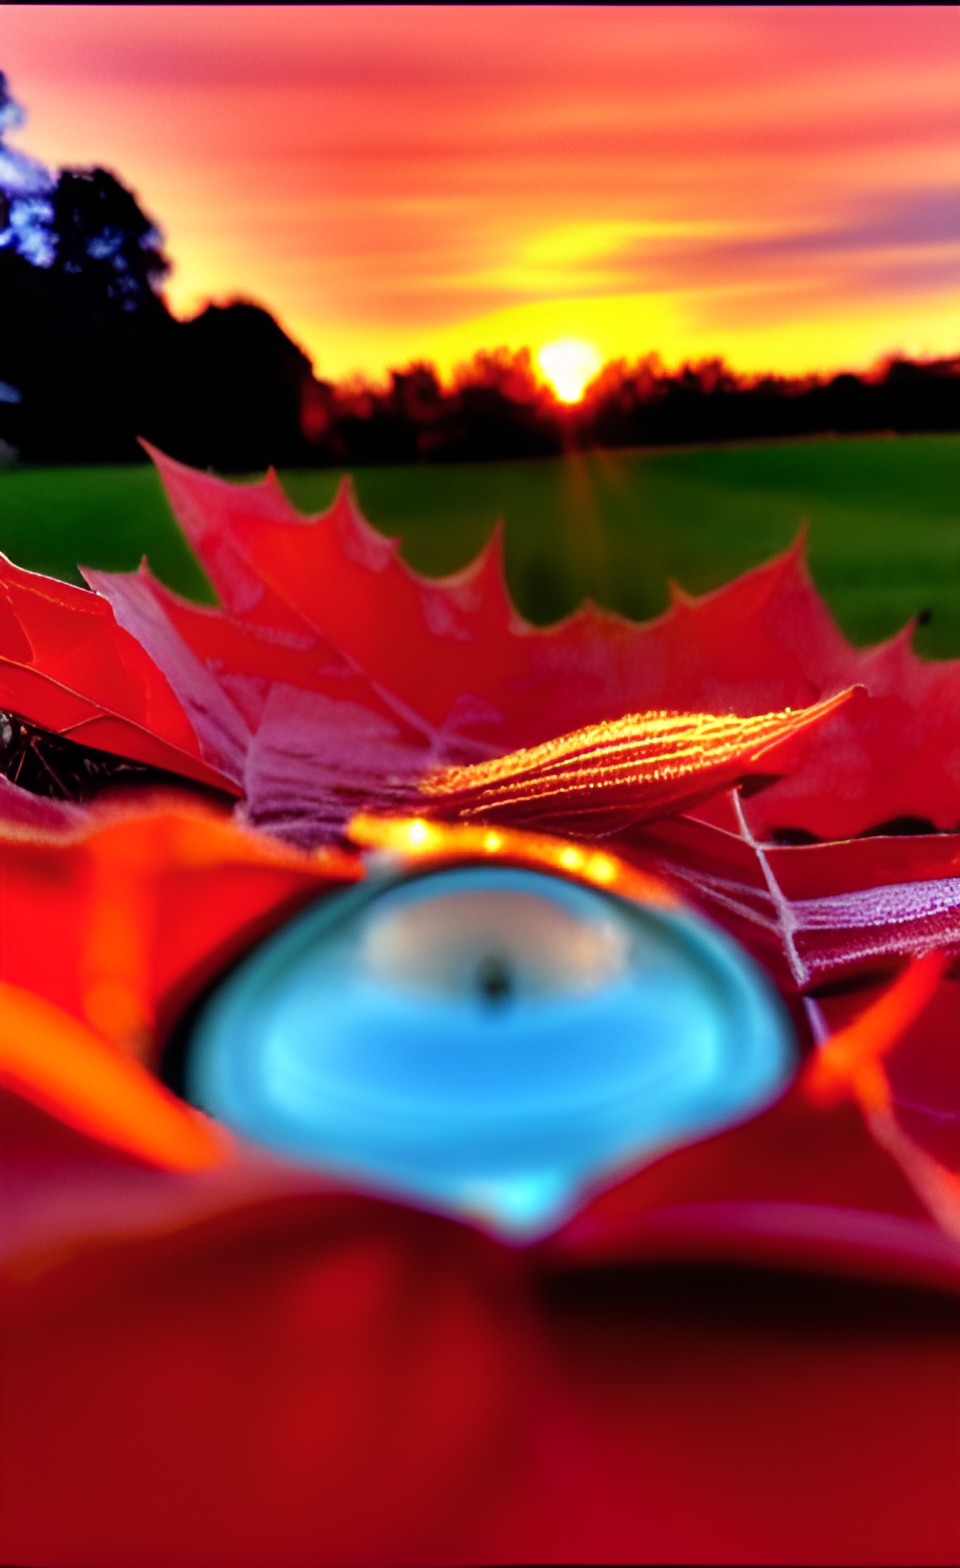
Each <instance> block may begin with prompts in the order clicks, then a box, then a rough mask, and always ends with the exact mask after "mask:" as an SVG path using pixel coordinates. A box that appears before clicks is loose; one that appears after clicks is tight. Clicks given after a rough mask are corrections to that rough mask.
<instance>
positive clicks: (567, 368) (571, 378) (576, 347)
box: [537, 338, 601, 403]
mask: <svg viewBox="0 0 960 1568" xmlns="http://www.w3.org/2000/svg"><path fill="white" fill-rule="evenodd" d="M537 364H538V365H539V366H540V369H541V370H542V371H543V374H544V375H545V376H546V378H547V380H548V381H549V383H550V385H551V386H552V387H553V390H554V391H555V392H556V394H557V397H558V398H559V399H560V401H561V403H579V401H580V399H581V397H582V396H583V389H584V387H585V386H586V385H587V382H588V381H591V380H592V379H593V377H594V376H595V375H596V374H597V372H598V370H599V369H600V365H601V360H600V355H599V354H598V353H597V350H596V349H595V348H594V346H593V344H592V343H582V342H581V341H580V340H579V339H578V338H558V339H557V340H556V342H554V343H545V344H544V346H543V348H542V349H541V350H540V352H539V353H538V355H537Z"/></svg>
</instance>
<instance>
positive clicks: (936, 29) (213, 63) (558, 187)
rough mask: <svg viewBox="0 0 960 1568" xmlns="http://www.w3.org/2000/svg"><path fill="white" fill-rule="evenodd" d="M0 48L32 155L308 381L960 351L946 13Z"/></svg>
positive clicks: (358, 11)
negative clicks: (229, 304)
mask: <svg viewBox="0 0 960 1568" xmlns="http://www.w3.org/2000/svg"><path fill="white" fill-rule="evenodd" d="M4 30H5V64H6V68H7V70H8V74H9V79H10V82H11V85H12V88H13V90H14V92H15V94H16V95H17V96H18V97H19V98H20V100H21V101H22V102H23V103H24V104H25V105H26V107H27V109H28V111H29V120H28V124H27V127H26V129H25V130H24V131H23V132H21V133H20V143H21V145H22V146H24V148H26V149H29V150H30V151H31V152H33V153H35V154H37V155H39V156H41V157H43V158H45V159H46V160H47V161H48V162H50V163H73V164H79V163H94V162H96V163H103V164H106V165H107V166H110V167H113V168H115V169H116V170H117V172H118V173H120V175H121V176H122V177H123V178H124V179H125V180H126V181H127V182H128V183H130V184H131V185H133V187H134V188H135V189H136V190H137V192H138V194H139V196H140V198H141V200H142V202H143V204H144V206H145V207H146V209H147V210H148V211H149V212H150V213H151V214H152V215H154V216H155V217H156V218H157V220H158V221H159V222H160V224H161V226H162V227H163V228H164V230H165V233H166V235H167V242H168V248H169V251H170V253H171V255H172V257H173V259H174V262H175V271H174V274H173V277H172V280H171V283H170V286H169V298H170V300H171V303H172V304H173V306H174V308H176V309H178V310H180V311H185V310H190V309H193V308H196V307H197V306H198V305H199V304H201V303H202V302H203V300H204V299H206V298H207V297H214V298H219V299H222V298H224V297H228V296H230V295H233V294H238V293H239V294H243V295H247V296H252V297H256V298H259V299H261V300H263V301H264V302H265V303H267V304H268V305H269V306H270V307H271V308H272V309H273V310H274V311H275V312H276V314H277V315H278V317H279V318H280V320H281V321H282V322H283V324H284V325H285V326H286V328H287V329H288V330H289V331H290V332H291V333H292V334H293V335H294V336H295V337H296V338H297V339H298V340H299V341H300V342H302V343H303V344H304V345H305V346H306V347H307V348H308V350H309V351H310V352H311V353H312V354H313V356H314V358H315V361H316V365H317V369H318V371H319V372H320V373H322V374H323V373H325V374H329V375H342V374H345V373H347V372H349V371H351V370H357V369H360V370H365V371H367V372H372V373H378V372H380V371H381V370H383V369H384V368H386V366H388V365H390V364H396V363H398V362H400V361H403V360H405V359H409V358H411V357H413V356H415V355H416V356H431V357H433V358H435V359H436V360H437V362H438V363H440V364H441V365H442V366H443V367H445V368H449V366H450V365H451V364H452V363H453V362H454V361H455V360H456V359H458V358H460V359H462V358H463V357H465V356H466V355H467V354H469V353H470V352H472V350H474V349H476V348H479V347H481V346H484V345H491V344H493V343H494V342H504V343H507V344H509V345H510V346H520V345H521V344H522V343H525V342H528V343H530V344H531V346H532V347H534V348H537V347H539V346H540V344H541V343H542V342H545V341H548V340H549V339H550V338H556V337H578V338H585V339H588V340H589V341H592V342H595V343H596V344H597V346H598V348H599V349H600V351H601V353H602V354H604V355H605V356H608V355H611V354H613V353H617V354H623V353H627V354H640V353H643V352H646V351H648V350H650V349H651V348H656V349H659V350H660V352H661V353H662V354H663V356H664V358H665V359H667V360H668V361H670V360H676V359H678V358H680V357H682V356H684V355H689V354H702V353H723V354H725V355H726V356H727V357H728V358H729V359H730V360H731V361H732V362H733V363H735V364H737V365H740V366H742V367H743V368H746V369H750V368H761V367H763V366H766V367H768V368H775V369H782V370H803V369H809V368H815V367H820V368H828V367H830V366H833V365H838V364H840V363H842V362H844V361H851V362H852V361H854V360H856V361H857V362H862V361H863V360H864V358H867V359H869V358H872V357H876V356H877V355H879V354H881V353H883V352H884V351H886V350H887V349H889V348H891V347H894V346H896V347H899V348H902V349H904V350H906V351H908V352H933V353H937V352H941V353H943V352H953V351H955V350H956V348H957V342H956V337H957V332H956V325H955V323H956V305H957V289H956V287H955V285H954V284H953V281H952V278H951V268H952V266H953V263H954V259H955V250H952V249H951V245H952V244H954V242H955V241H956V239H957V230H956V224H955V222H954V219H955V215H956V206H955V205H954V206H953V207H951V205H950V203H951V200H952V199H953V198H951V195H950V190H951V184H952V182H955V171H956V152H957V146H958V141H960V108H958V105H960V49H958V38H960V28H958V20H957V13H956V12H955V11H954V10H953V9H952V8H949V7H937V6H930V7H899V6H888V7H883V6H878V7H861V8H852V7H851V8H847V7H796V8H790V7H757V8H753V7H689V8H688V7H662V8H661V7H646V6H644V7H602V6H601V7H594V8H587V7H576V6H574V7H557V8H550V7H523V6H520V7H509V8H506V7H503V8H500V7H470V6H464V7H461V6H451V7H442V6H439V7H417V6H397V7H389V6H388V7H376V6H362V7H350V6H344V7H340V6H319V7H302V8H301V7H275V8H268V7H259V6H247V7H230V8H219V7H203V6H198V7H167V6H159V7H140V6H133V7H98V6H77V7H72V6H64V7H54V6H41V7H18V6H14V7H8V8H7V9H6V13H5V20H4ZM938 224H939V227H938ZM951 225H952V226H953V227H952V230H951ZM951 232H952V235H953V239H951Z"/></svg>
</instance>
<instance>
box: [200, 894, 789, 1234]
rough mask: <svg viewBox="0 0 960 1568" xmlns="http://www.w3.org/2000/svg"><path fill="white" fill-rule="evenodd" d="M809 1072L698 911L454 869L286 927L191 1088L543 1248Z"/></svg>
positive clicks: (333, 1162) (204, 1038) (273, 1133)
mask: <svg viewBox="0 0 960 1568" xmlns="http://www.w3.org/2000/svg"><path fill="white" fill-rule="evenodd" d="M793 1070H794V1046H793V1042H792V1038H791V1034H790V1029H789V1025H788V1022H787V1020H786V1017H785V1015H784V1013H783V1010H782V1007H781V1004H780V1002H779V1000H778V998H777V997H776V996H775V994H774V993H773V992H772V991H771V990H770V988H769V987H768V986H767V984H766V982H765V980H764V979H763V977H762V976H761V975H760V973H759V972H758V971H757V970H756V969H755V968H754V966H753V965H752V963H751V962H750V961H749V960H748V959H747V958H746V956H745V955H744V954H743V953H742V951H741V950H740V949H739V948H738V947H737V946H736V944H734V943H733V942H732V941H731V940H730V939H728V938H726V937H725V936H723V935H722V933H719V932H717V931H716V930H715V929H714V928H713V927H711V926H709V925H708V924H707V922H705V921H703V920H701V919H700V918H698V917H697V916H696V915H694V914H692V913H690V912H688V911H682V910H677V909H674V908H667V907H664V906H662V905H653V904H649V905H644V904H636V903H632V902H628V901H626V900H624V899H621V898H617V897H615V896H613V895H611V894H608V893H606V892H602V891H599V890H597V889H595V888H592V887H587V886H584V885H582V884H580V883H576V882H572V881H567V880H565V879H563V878H560V877H555V876H551V875H549V874H547V873H544V872H541V871H534V870H529V869H525V868H518V867H511V866H505V865H458V866H456V867H452V868H446V869H441V870H433V871H430V872H427V873H425V874H421V875H419V876H412V877H408V878H406V879H397V880H392V881H391V880H387V881H380V882H374V881H369V882H367V883H364V884H361V885H360V886H358V887H354V888H351V889H350V890H349V891H348V892H346V893H343V894H340V895H338V896H336V897H334V898H331V899H328V900H326V901H324V902H322V903H319V904H317V905H315V906H313V907H312V908H310V909H308V910H306V911H305V912H302V913H301V914H299V915H298V916H296V917H295V918H294V919H292V920H291V921H290V922H289V923H288V924H287V925H286V926H284V927H283V928H282V929H281V930H280V931H278V932H276V933H275V934H274V935H273V936H272V937H271V938H269V939H268V940H267V941H266V942H264V943H263V944H262V945H261V946H260V947H259V948H258V949H256V950H255V951H254V952H253V953H252V954H251V955H250V956H249V957H248V958H247V959H245V960H244V962H243V963H242V964H241V965H240V966H239V968H238V969H237V970H235V971H234V972H233V973H232V974H231V975H230V976H229V977H228V978H227V980H226V981H225V982H224V983H223V985H222V986H221V987H220V989H219V990H218V991H217V992H216V993H215V994H214V995H213V997H212V998H211V999H210V1001H209V1002H208V1003H207V1005H206V1006H205V1008H204V1009H203V1010H202V1012H201V1013H200V1015H199V1017H198V1019H197V1021H196V1023H195V1026H194V1030H193V1034H192V1036H191V1041H190V1046H189V1053H188V1057H187V1064H186V1086H187V1092H188V1094H189V1096H190V1098H191V1099H193V1100H194V1101H195V1102H196V1103H198V1104H200V1105H202V1106H204V1107H205V1108H206V1109H208V1110H209V1111H210V1112H212V1114H214V1115H216V1116H218V1117H219V1118H220V1119H222V1120H223V1121H225V1122H226V1123H228V1124H229V1125H230V1126H232V1127H233V1128H234V1129H235V1130H236V1131H238V1132H240V1133H242V1134H245V1135H246V1136H248V1137H250V1138H252V1139H256V1140H258V1141H259V1142H261V1143H263V1144H265V1145H268V1146H270V1147H272V1148H274V1149H276V1150H278V1151H280V1152H282V1153H284V1154H286V1155H288V1156H290V1157H292V1158H294V1159H297V1160H300V1161H304V1162H307V1163H310V1164H315V1165H319V1166H322V1167H325V1168H327V1169H335V1170H337V1171H340V1172H342V1173H344V1174H346V1175H348V1176H349V1177H350V1178H351V1179H352V1180H354V1181H356V1182H357V1183H359V1184H362V1185H364V1186H367V1187H372V1188H373V1189H374V1190H378V1191H383V1192H387V1193H389V1194H392V1195H395V1196H399V1197H402V1198H405V1199H407V1200H409V1201H413V1202H419V1203H420V1204H422V1205H424V1206H427V1207H431V1208H435V1209H439V1210H442V1211H447V1212H454V1213H457V1214H461V1215H465V1216H468V1217H471V1218H474V1219H476V1220H478V1221H480V1222H481V1223H486V1224H487V1225H489V1226H491V1227H492V1228H495V1229H497V1230H499V1231H500V1232H502V1233H504V1234H507V1235H511V1236H515V1237H517V1238H518V1239H527V1238H531V1237H534V1236H537V1235H540V1234H543V1233H544V1232H546V1231H549V1230H550V1229H551V1228H554V1227H555V1226H556V1225H557V1224H559V1223H561V1222H562V1220H563V1218H564V1216H565V1215H566V1213H567V1212H568V1211H569V1210H570V1208H571V1207H572V1206H574V1205H575V1204H576V1203H577V1202H578V1201H579V1200H580V1199H581V1197H582V1196H583V1194H584V1192H585V1191H586V1190H588V1189H589V1188H590V1187H591V1186H593V1185H595V1184H598V1183H600V1182H603V1181H604V1180H609V1179H610V1178H611V1176H613V1175H615V1174H616V1173H617V1172H619V1171H621V1170H623V1169H625V1168H627V1167H629V1166H630V1165H631V1164H635V1163H638V1162H640V1161H642V1160H644V1159H650V1158H652V1157H654V1156H655V1155H656V1154H658V1153H660V1152H661V1151H663V1150H665V1149H668V1148H670V1147H673V1146H675V1145H677V1144H680V1143H684V1142H688V1141H692V1140H694V1139H696V1138H700V1137H704V1136H706V1135H707V1134H708V1133H710V1132H713V1131H715V1130H717V1129H719V1128H721V1127H724V1126H727V1125H729V1124H731V1123H735V1122H738V1121H740V1120H743V1119H745V1118H746V1117H749V1116H751V1115H753V1114H755V1113H756V1112H757V1111H759V1110H760V1109H762V1108H763V1106H765V1105H766V1104H768V1103H769V1102H770V1101H771V1100H772V1099H774V1098H775V1097H776V1096H777V1095H778V1094H779V1093H780V1092H781V1091H782V1090H783V1089H784V1088H785V1087H786V1085H787V1083H788V1082H789V1081H790V1078H791V1077H792V1075H793Z"/></svg>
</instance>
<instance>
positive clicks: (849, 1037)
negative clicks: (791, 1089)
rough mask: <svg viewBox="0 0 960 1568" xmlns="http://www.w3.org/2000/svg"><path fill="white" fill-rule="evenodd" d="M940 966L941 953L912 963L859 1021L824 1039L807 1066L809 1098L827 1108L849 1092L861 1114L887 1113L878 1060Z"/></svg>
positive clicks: (886, 1088) (933, 984)
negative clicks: (870, 1112)
mask: <svg viewBox="0 0 960 1568" xmlns="http://www.w3.org/2000/svg"><path fill="white" fill-rule="evenodd" d="M945 965H946V958H945V956H944V955H943V954H942V953H927V954H926V955H925V957H923V958H918V959H916V960H914V962H913V963H911V964H910V965H909V966H908V967H907V968H906V969H905V970H904V972H903V974H901V975H900V976H899V977H898V979H897V980H895V981H894V983H893V985H892V986H890V988H889V990H887V991H885V992H884V993H883V995H882V996H881V997H879V998H878V999H877V1001H875V1002H874V1003H873V1005H872V1006H871V1007H868V1008H867V1010H866V1011H865V1012H864V1013H861V1015H860V1017H859V1018H856V1019H855V1020H854V1022H853V1023H852V1024H848V1025H847V1027H846V1028H845V1029H840V1030H839V1031H838V1032H837V1033H836V1034H835V1035H832V1036H831V1037H830V1039H828V1040H826V1041H825V1042H824V1044H823V1045H822V1046H821V1047H820V1049H819V1050H818V1052H817V1054H816V1055H815V1056H814V1057H812V1058H811V1060H810V1062H809V1065H808V1067H807V1073H806V1089H807V1092H808V1094H809V1095H810V1097H811V1098H812V1099H813V1100H815V1101H818V1102H819V1103H821V1104H829V1103H830V1102H831V1101H834V1100H837V1099H840V1098H842V1097H843V1096H844V1095H845V1094H850V1093H852V1094H853V1095H854V1097H855V1098H856V1099H858V1100H859V1101H860V1103H861V1105H862V1106H863V1107H864V1109H865V1110H867V1111H881V1110H882V1111H887V1110H889V1109H890V1099H891V1097H890V1085H889V1082H888V1080H887V1075H886V1072H885V1070H884V1067H883V1058H884V1057H885V1056H886V1055H887V1053H888V1051H889V1050H890V1049H891V1047H892V1046H894V1045H895V1044H896V1042H897V1040H898V1039H899V1038H900V1036H901V1035H902V1034H903V1032H904V1030H905V1029H907V1028H908V1026H909V1025H910V1024H912V1023H913V1021H914V1019H915V1018H916V1017H918V1015H919V1014H920V1013H921V1012H922V1010H923V1008H924V1007H925V1006H926V1004H927V1002H929V1001H930V999H931V997H932V996H933V993H934V991H935V990H936V988H937V983H938V981H939V979H940V977H941V975H942V974H943V970H944V967H945Z"/></svg>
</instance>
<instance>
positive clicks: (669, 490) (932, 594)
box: [0, 436, 960, 657]
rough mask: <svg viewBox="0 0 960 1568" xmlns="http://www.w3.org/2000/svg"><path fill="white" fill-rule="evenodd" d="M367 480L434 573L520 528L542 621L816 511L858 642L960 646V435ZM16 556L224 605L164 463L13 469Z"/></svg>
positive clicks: (842, 614) (765, 536) (827, 581)
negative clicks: (191, 540) (181, 517)
mask: <svg viewBox="0 0 960 1568" xmlns="http://www.w3.org/2000/svg"><path fill="white" fill-rule="evenodd" d="M338 478H339V475H338V474H336V473H334V472H331V471H321V470H309V471H299V472H290V473H285V474H283V475H282V479H283V483H284V486H285V488H286V490H287V491H288V493H289V495H290V496H291V498H292V499H293V501H294V502H295V503H296V504H297V505H298V506H299V507H301V508H302V509H303V510H307V511H317V510H319V509H321V508H322V507H324V506H326V505H328V504H329V501H330V499H331V497H332V495H333V492H334V489H335V487H336V484H337V480H338ZM355 481H356V486H357V491H358V494H359V497H360V502H361V505H362V506H363V508H364V511H365V512H366V514H367V516H368V517H369V519H370V521H371V522H372V523H373V524H375V525H376V526H377V527H378V528H380V529H381V530H383V532H385V533H394V534H398V535H399V536H400V537H401V539H402V540H403V550H404V554H405V556H406V557H407V559H408V560H410V561H411V562H412V563H413V564H414V565H415V566H417V567H419V568H420V569H421V570H422V571H426V572H430V573H444V572H449V571H453V570H455V569H456V568H457V567H459V566H462V565H463V564H464V562H465V561H467V560H468V559H469V558H470V557H471V556H472V555H473V554H474V553H475V551H476V550H477V549H479V547H480V545H481V544H482V542H483V541H484V539H485V538H486V537H487V535H488V534H489V531H490V528H491V526H492V524H493V522H494V520H495V519H496V518H497V517H504V518H505V519H506V524H507V530H506V553H507V575H508V579H509V581H510V584H511V587H512V589H513V592H514V596H515V598H516V600H517V603H518V605H519V607H520V609H521V610H522V611H524V612H525V613H526V614H527V615H529V616H530V617H531V618H532V619H534V620H538V621H546V620H550V619H553V618H554V617H556V616H558V615H560V614H562V613H564V612H565V611H567V610H569V609H571V608H572V607H573V605H574V604H575V603H576V602H577V600H578V599H579V598H581V597H582V596H583V595H584V594H592V595H593V596H594V597H595V598H596V599H598V600H599V601H601V602H602V603H606V604H609V605H612V606H614V607H615V608H617V609H619V610H622V611H624V612H625V613H627V614H629V615H633V616H638V617H645V616H650V615H654V614H656V613H657V612H658V611H659V610H661V609H662V608H663V606H664V604H665V603H666V579H667V577H668V576H673V577H676V578H677V579H678V580H679V581H680V582H681V583H682V584H683V585H684V586H685V587H686V588H689V589H691V590H694V591H701V590H703V589H705V588H711V587H714V586H716V585H717V584H719V583H722V582H725V581H726V580H727V579H729V578H730V577H732V576H734V575H735V574H736V573H738V572H741V571H743V570H744V569H745V568H746V567H749V566H753V565H756V564H757V563H758V562H760V561H763V560H765V559H766V558H768V557H769V556H770V555H772V554H773V553H774V552H775V551H777V550H780V549H782V548H783V547H784V546H785V545H787V544H788V543H789V542H790V540H791V539H792V538H793V537H794V536H795V534H796V531H797V529H798V527H799V525H800V523H801V522H802V521H803V520H804V519H805V520H806V521H807V522H808V524H809V530H810V531H809V559H810V564H811V567H812V570H813V575H814V578H815V579H816V582H817V584H818V585H819V587H820V589H821V591H822V592H823V594H824V595H825V597H826V598H827V600H828V602H829V603H830V605H831V607H832V609H833V611H834V613H835V614H836V616H837V618H838V619H839V621H840V623H841V625H842V626H843V627H844V629H845V631H846V632H847V633H848V635H849V636H850V637H851V638H853V640H854V641H856V642H859V643H866V642H872V641H876V640H878V639H879V638H881V637H885V636H888V635H889V634H890V633H891V632H893V631H895V630H897V628H898V627H900V626H902V624H903V623H904V621H906V620H907V619H908V618H909V617H910V616H912V615H916V614H918V613H919V612H921V611H924V610H925V611H928V612H929V613H930V621H929V624H927V625H925V626H923V627H921V628H920V630H919V632H918V634H917V643H916V645H917V647H918V648H919V649H920V650H921V651H922V652H924V653H926V654H928V655H931V656H934V657H948V656H954V655H957V654H960V436H909V437H885V438H877V439H873V438H871V439H855V440H816V441H797V442H784V443H771V444H764V445H758V446H743V447H719V448H712V449H706V448H704V449H699V450H689V449H688V450H673V451H669V452H603V453H591V454H589V455H587V456H579V457H573V458H570V459H565V460H562V461H555V460H552V459H551V460H543V461H536V462H522V463H490V464H477V465H469V466H467V465H463V466H460V465H457V466H451V467H434V468H375V469H366V470H361V471H359V472H357V473H356V474H355ZM0 548H2V549H3V550H4V551H5V552H6V553H7V554H8V555H9V556H11V557H12V558H13V559H14V560H15V561H18V562H19V563H20V564H21V565H24V566H28V567H31V568H32V569H34V570H36V571H44V572H49V573H51V574H52V575H54V576H59V577H64V578H67V579H70V580H73V581H77V580H78V578H77V575H76V571H75V564H76V562H78V561H81V562H83V563H84V564H86V565H92V566H100V567H106V568H113V569H124V570H127V569H130V568H132V567H134V566H135V565H136V564H137V562H138V561H139V559H140V557H141V555H144V554H146V555H147V556H148V557H149V559H150V563H151V565H152V567H153V569H154V571H155V572H156V573H157V575H158V576H159V577H161V578H163V579H164V580H165V581H166V582H168V583H170V584H171V585H172V586H174V587H176V588H179V589H180V591H181V592H184V593H187V594H191V595H193V596H195V597H206V596H208V594H209V590H208V589H207V588H206V584H205V581H204V578H203V575H202V573H200V571H199V569H198V568H197V566H196V565H195V563H194V562H193V560H192V558H191V556H190V554H189V552H188V551H187V549H186V547H185V546H184V544H183V543H182V541H181V539H180V536H179V534H178V532H177V530H176V528H175V526H174V524H173V522H172V519H171V517H170V513H169V511H168V509H167V506H166V502H165V500H164V497H163V492H162V489H161V486H160V483H159V480H158V479H157V477H156V475H155V473H154V471H153V469H152V468H150V467H143V468H71V469H63V468H61V469H54V468H49V469H29V468H24V469H19V468H10V469H7V470H4V471H3V472H0Z"/></svg>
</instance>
